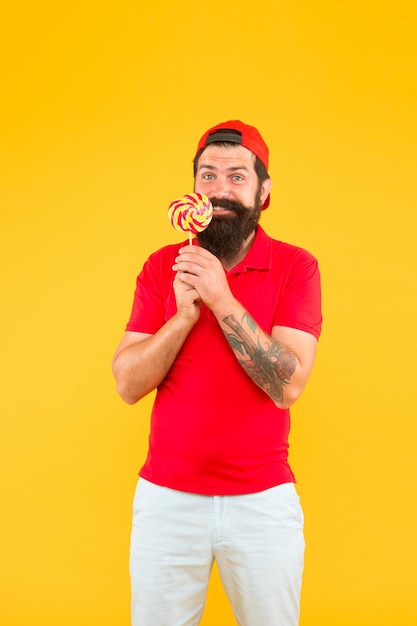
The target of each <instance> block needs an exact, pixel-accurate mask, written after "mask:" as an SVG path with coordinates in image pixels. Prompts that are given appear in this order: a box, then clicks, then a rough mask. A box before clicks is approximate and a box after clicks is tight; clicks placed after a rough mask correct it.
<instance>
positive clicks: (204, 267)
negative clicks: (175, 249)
mask: <svg viewBox="0 0 417 626" xmlns="http://www.w3.org/2000/svg"><path fill="white" fill-rule="evenodd" d="M173 269H174V270H175V271H176V272H177V275H176V279H175V280H176V282H177V284H178V283H183V284H185V285H187V286H188V288H189V289H190V292H189V293H188V297H193V296H195V295H196V294H197V296H198V297H199V298H201V300H202V301H203V302H204V304H205V305H206V306H207V307H208V308H209V309H211V310H212V311H213V312H216V311H220V310H222V309H224V310H225V311H227V310H228V307H230V304H231V302H232V301H233V299H234V298H233V295H232V293H231V291H230V288H229V285H228V282H227V279H226V275H225V271H224V268H223V266H222V264H221V262H220V261H219V259H218V258H217V257H215V256H214V254H212V253H211V252H209V251H208V250H205V249H204V248H200V247H199V246H184V247H183V248H181V249H180V250H179V254H178V256H177V257H176V259H175V265H173ZM174 286H175V282H174ZM176 295H177V294H176ZM182 295H183V297H184V300H186V296H187V294H186V293H183V294H182ZM195 302H196V300H194V303H195ZM177 306H178V301H177Z"/></svg>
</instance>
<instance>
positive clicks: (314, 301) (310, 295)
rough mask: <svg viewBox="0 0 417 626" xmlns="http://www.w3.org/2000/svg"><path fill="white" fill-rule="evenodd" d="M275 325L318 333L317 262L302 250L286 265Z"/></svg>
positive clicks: (319, 286)
mask: <svg viewBox="0 0 417 626" xmlns="http://www.w3.org/2000/svg"><path fill="white" fill-rule="evenodd" d="M274 325H275V326H288V327H290V328H297V329H299V330H303V331H305V332H308V333H311V334H312V335H314V336H315V337H316V338H317V339H318V338H319V336H320V333H321V325H322V312H321V285H320V272H319V268H318V263H317V260H316V259H315V258H314V257H313V256H312V255H311V254H310V253H309V252H307V251H306V250H303V249H301V248H300V249H298V250H297V253H296V254H295V255H294V257H293V259H292V263H291V264H290V267H289V271H288V275H287V282H286V285H285V287H284V289H283V291H282V293H281V294H280V298H279V301H278V306H277V309H276V312H275V319H274Z"/></svg>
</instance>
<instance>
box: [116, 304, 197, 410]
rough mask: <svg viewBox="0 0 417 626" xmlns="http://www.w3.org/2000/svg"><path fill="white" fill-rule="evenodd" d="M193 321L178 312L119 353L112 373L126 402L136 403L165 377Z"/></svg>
mask: <svg viewBox="0 0 417 626" xmlns="http://www.w3.org/2000/svg"><path fill="white" fill-rule="evenodd" d="M193 325H194V324H193V323H192V322H190V321H188V320H184V319H181V318H180V317H179V316H178V315H175V316H174V317H172V318H171V319H170V320H169V321H168V322H167V323H166V324H164V326H162V327H161V328H160V329H159V331H158V332H156V333H155V334H154V335H150V336H149V337H147V338H145V339H143V340H142V341H138V342H134V343H131V344H130V345H128V346H127V347H125V348H122V349H121V350H120V351H119V352H118V353H116V355H115V357H114V359H113V366H112V369H113V375H114V377H115V379H116V385H117V391H118V393H119V395H120V396H121V397H122V398H123V400H124V401H125V402H127V403H128V404H135V403H136V402H137V401H138V400H140V399H141V398H143V397H144V396H146V395H147V394H148V393H149V392H151V391H153V390H154V389H155V388H156V387H157V386H158V385H159V384H160V383H161V382H162V381H163V379H164V378H165V376H166V375H167V373H168V371H169V369H170V367H171V365H172V364H173V362H174V360H175V358H176V356H177V354H178V352H179V351H180V349H181V347H182V345H183V344H184V341H185V340H186V338H187V336H188V334H189V332H190V330H191V328H192V327H193Z"/></svg>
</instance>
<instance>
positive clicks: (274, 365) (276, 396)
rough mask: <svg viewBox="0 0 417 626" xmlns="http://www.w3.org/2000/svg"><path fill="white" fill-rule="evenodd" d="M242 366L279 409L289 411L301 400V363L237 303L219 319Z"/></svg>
mask: <svg viewBox="0 0 417 626" xmlns="http://www.w3.org/2000/svg"><path fill="white" fill-rule="evenodd" d="M216 317H217V319H218V322H219V324H220V327H221V329H222V331H223V333H224V335H225V337H226V339H227V341H228V343H229V345H230V347H231V349H232V350H233V352H234V354H235V357H236V359H237V360H238V362H239V364H240V365H241V367H242V368H243V370H244V371H245V372H246V374H247V375H248V376H249V378H251V380H252V381H253V382H254V383H255V384H256V385H258V387H260V388H261V389H263V391H265V393H266V394H268V396H269V397H270V398H271V399H272V400H273V401H274V403H275V404H276V405H277V406H278V407H279V408H283V409H284V408H288V406H290V405H291V404H292V403H293V402H294V401H295V400H296V398H297V397H298V395H299V393H300V390H299V387H298V385H297V376H296V372H297V368H299V367H300V363H299V360H298V358H297V356H296V354H295V353H294V352H292V351H291V350H290V349H289V348H288V347H287V346H285V345H282V344H281V343H279V342H278V341H276V340H274V339H273V338H272V337H271V336H270V335H268V334H267V333H266V332H264V331H263V330H262V329H261V328H260V327H259V326H258V324H257V323H256V322H255V320H253V318H252V317H251V316H250V315H249V313H248V312H247V311H246V310H245V309H244V307H243V306H241V305H240V304H239V303H236V302H235V304H234V305H233V306H232V307H230V312H229V313H227V314H225V313H224V311H223V312H222V313H221V314H220V315H219V313H217V315H216Z"/></svg>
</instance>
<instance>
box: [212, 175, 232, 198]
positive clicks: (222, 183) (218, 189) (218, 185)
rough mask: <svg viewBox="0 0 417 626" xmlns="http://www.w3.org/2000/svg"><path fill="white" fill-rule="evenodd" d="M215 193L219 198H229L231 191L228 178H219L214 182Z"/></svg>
mask: <svg viewBox="0 0 417 626" xmlns="http://www.w3.org/2000/svg"><path fill="white" fill-rule="evenodd" d="M213 191H214V195H215V196H216V197H218V198H228V197H229V193H230V186H229V183H228V182H227V180H224V179H221V178H217V179H216V181H215V184H214V189H213Z"/></svg>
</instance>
